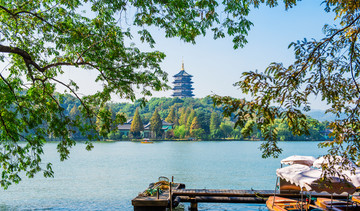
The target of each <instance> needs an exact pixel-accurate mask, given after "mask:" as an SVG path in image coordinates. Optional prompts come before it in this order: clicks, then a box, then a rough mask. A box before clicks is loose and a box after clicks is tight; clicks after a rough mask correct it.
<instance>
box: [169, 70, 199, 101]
mask: <svg viewBox="0 0 360 211" xmlns="http://www.w3.org/2000/svg"><path fill="white" fill-rule="evenodd" d="M191 77H193V76H192V75H190V74H189V73H187V72H185V70H184V63H182V66H181V71H180V72H179V73H178V74H176V75H174V79H175V80H174V82H173V84H174V88H173V89H172V90H173V91H174V93H173V94H172V96H173V97H179V98H185V97H193V96H194V94H193V93H192V90H194V88H192V83H193V82H192V81H191Z"/></svg>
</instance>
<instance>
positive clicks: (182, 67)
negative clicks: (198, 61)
mask: <svg viewBox="0 0 360 211" xmlns="http://www.w3.org/2000/svg"><path fill="white" fill-rule="evenodd" d="M181 70H185V68H184V60H182V63H181Z"/></svg>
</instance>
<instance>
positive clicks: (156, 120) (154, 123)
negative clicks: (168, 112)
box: [150, 109, 162, 138]
mask: <svg viewBox="0 0 360 211" xmlns="http://www.w3.org/2000/svg"><path fill="white" fill-rule="evenodd" d="M161 129H162V121H161V118H160V115H159V113H158V110H157V109H155V112H154V114H153V115H152V117H151V119H150V130H151V131H152V132H153V133H154V134H155V138H157V137H159V136H161V135H162V133H161Z"/></svg>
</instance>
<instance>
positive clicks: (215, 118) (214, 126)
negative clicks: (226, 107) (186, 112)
mask: <svg viewBox="0 0 360 211" xmlns="http://www.w3.org/2000/svg"><path fill="white" fill-rule="evenodd" d="M220 123H221V121H220V117H219V114H218V113H216V112H212V113H211V117H210V133H211V136H212V137H213V138H218V137H216V134H217V133H215V131H216V130H218V129H219V126H220Z"/></svg>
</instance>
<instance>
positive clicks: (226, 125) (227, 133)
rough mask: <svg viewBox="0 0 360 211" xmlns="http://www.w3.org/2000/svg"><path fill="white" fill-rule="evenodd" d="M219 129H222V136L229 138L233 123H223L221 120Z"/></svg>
mask: <svg viewBox="0 0 360 211" xmlns="http://www.w3.org/2000/svg"><path fill="white" fill-rule="evenodd" d="M219 128H220V130H221V131H222V133H223V134H224V137H225V138H229V137H230V135H231V133H232V132H233V130H234V129H233V125H231V124H229V123H225V122H222V123H221V124H220V127H219Z"/></svg>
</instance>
